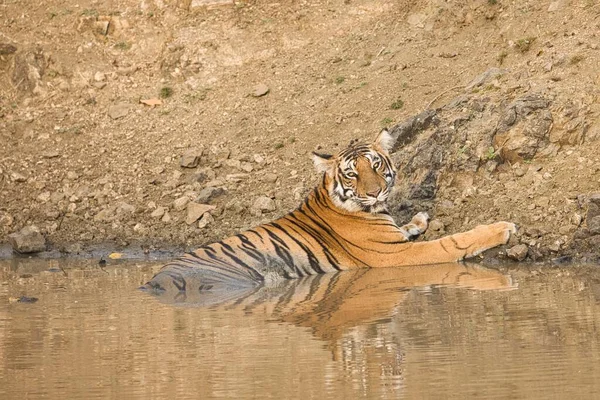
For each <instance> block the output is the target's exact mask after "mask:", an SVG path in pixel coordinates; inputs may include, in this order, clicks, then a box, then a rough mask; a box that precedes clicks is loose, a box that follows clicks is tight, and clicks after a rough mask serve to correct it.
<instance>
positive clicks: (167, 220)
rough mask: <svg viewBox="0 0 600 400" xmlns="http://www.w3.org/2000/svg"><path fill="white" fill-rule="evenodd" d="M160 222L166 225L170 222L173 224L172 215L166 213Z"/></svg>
mask: <svg viewBox="0 0 600 400" xmlns="http://www.w3.org/2000/svg"><path fill="white" fill-rule="evenodd" d="M160 220H161V221H162V222H164V223H165V224H168V223H169V222H171V214H169V212H168V211H167V212H165V215H163V217H162V218H161V219H160Z"/></svg>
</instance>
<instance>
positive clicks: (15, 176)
mask: <svg viewBox="0 0 600 400" xmlns="http://www.w3.org/2000/svg"><path fill="white" fill-rule="evenodd" d="M10 180H11V181H13V182H26V181H27V177H26V176H25V175H23V174H21V173H19V172H14V171H13V172H11V173H10Z"/></svg>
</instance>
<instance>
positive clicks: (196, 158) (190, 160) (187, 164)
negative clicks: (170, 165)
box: [179, 150, 202, 168]
mask: <svg viewBox="0 0 600 400" xmlns="http://www.w3.org/2000/svg"><path fill="white" fill-rule="evenodd" d="M201 157H202V150H189V151H187V152H186V153H185V154H183V155H182V156H181V158H180V159H179V165H180V166H181V167H183V168H196V167H197V166H198V164H199V163H200V158H201Z"/></svg>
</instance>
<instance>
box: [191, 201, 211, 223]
mask: <svg viewBox="0 0 600 400" xmlns="http://www.w3.org/2000/svg"><path fill="white" fill-rule="evenodd" d="M215 208H216V207H215V206H211V205H208V204H200V203H188V205H187V217H186V218H185V223H186V224H188V225H191V224H193V223H194V222H196V221H198V219H199V218H200V217H202V215H204V213H206V212H208V211H211V210H214V209H215Z"/></svg>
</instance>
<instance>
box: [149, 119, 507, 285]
mask: <svg viewBox="0 0 600 400" xmlns="http://www.w3.org/2000/svg"><path fill="white" fill-rule="evenodd" d="M393 143H394V139H393V138H392V136H391V135H390V134H389V132H388V131H387V130H383V131H382V132H381V133H379V135H378V136H377V138H376V139H375V141H373V142H372V143H360V142H353V143H351V144H350V145H349V146H348V147H347V148H346V149H344V150H342V151H341V152H339V153H338V154H337V155H325V154H317V153H313V160H314V164H315V166H316V168H317V170H318V171H320V172H321V173H322V179H321V181H320V183H319V184H318V185H317V187H316V188H315V189H314V190H313V191H312V192H311V193H310V194H309V195H308V197H307V198H306V200H305V201H304V202H303V203H302V204H301V205H300V206H299V207H298V208H297V209H296V210H294V211H292V212H290V213H289V214H287V215H284V216H283V217H281V218H279V219H276V220H275V221H272V222H269V223H266V224H263V225H260V226H258V227H255V228H253V229H249V230H248V231H246V232H243V233H239V234H237V235H234V236H231V237H229V238H226V239H223V240H222V241H219V242H217V243H212V244H207V245H205V246H202V247H200V248H199V249H197V250H195V251H192V252H190V253H187V254H185V255H184V256H182V257H181V258H179V259H176V260H174V261H172V262H170V263H168V264H167V265H165V266H164V267H163V268H162V269H161V271H160V272H159V273H158V274H157V275H156V276H154V277H153V278H152V279H151V280H150V282H148V283H147V287H148V288H150V289H152V290H154V291H161V290H167V289H169V288H170V287H174V288H176V289H177V290H179V291H181V292H189V291H190V290H192V291H198V290H200V291H213V292H216V291H218V292H224V291H226V290H228V289H240V288H247V289H248V290H251V289H252V288H254V287H256V286H260V285H262V284H265V283H270V282H278V281H282V280H285V279H292V278H301V277H305V276H309V275H315V274H323V273H326V272H338V271H342V270H354V269H358V268H377V269H380V268H382V267H400V266H409V265H428V264H436V263H448V262H455V261H458V260H462V259H464V258H469V257H472V256H475V255H477V254H479V253H481V252H482V251H484V250H487V249H489V248H492V247H495V246H498V245H500V244H504V243H506V242H507V241H508V239H509V237H510V234H511V233H514V232H515V231H516V228H515V225H514V224H512V223H508V222H497V223H495V224H491V225H481V226H478V227H476V228H474V229H472V230H470V231H467V232H462V233H457V234H454V235H451V236H446V237H443V238H441V239H438V240H432V241H422V242H414V241H410V240H411V239H413V238H415V237H417V236H418V235H420V234H421V233H423V232H424V231H425V230H426V229H427V225H428V218H429V217H428V215H427V214H426V213H422V212H421V213H418V214H417V215H415V216H414V217H413V218H412V220H411V221H410V222H409V223H408V224H406V225H403V226H398V225H396V223H395V222H394V220H393V219H392V217H391V216H390V214H389V213H388V212H387V210H386V201H387V199H388V196H389V194H390V191H391V189H392V186H393V185H394V181H395V179H396V169H395V167H394V165H393V163H392V161H391V159H390V157H389V151H390V150H391V148H392V146H393ZM192 275H193V276H194V277H195V279H196V280H199V281H200V284H199V285H198V286H196V287H194V288H190V287H189V284H188V280H189V277H190V276H192ZM325 279H326V278H325Z"/></svg>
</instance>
